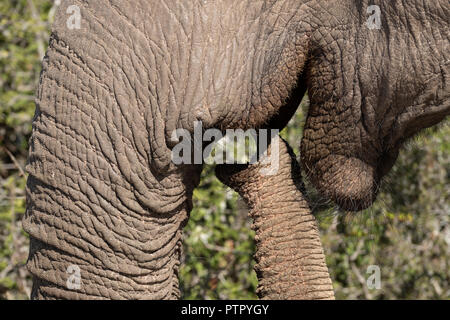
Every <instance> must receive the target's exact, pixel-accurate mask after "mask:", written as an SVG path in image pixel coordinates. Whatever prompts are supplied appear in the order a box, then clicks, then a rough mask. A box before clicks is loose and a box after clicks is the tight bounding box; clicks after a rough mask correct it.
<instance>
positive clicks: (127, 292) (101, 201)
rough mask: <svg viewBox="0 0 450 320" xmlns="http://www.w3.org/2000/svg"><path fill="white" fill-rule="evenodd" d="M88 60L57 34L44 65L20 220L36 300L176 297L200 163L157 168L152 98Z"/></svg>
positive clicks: (168, 164) (177, 295)
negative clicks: (101, 74) (99, 74)
mask: <svg viewBox="0 0 450 320" xmlns="http://www.w3.org/2000/svg"><path fill="white" fill-rule="evenodd" d="M86 61H90V60H87V58H86V59H85V60H84V61H81V60H80V59H79V58H78V57H77V56H76V55H75V54H73V53H72V52H71V51H69V49H68V48H67V46H66V45H65V44H64V43H63V42H62V41H61V40H60V39H58V38H56V37H53V38H52V40H51V43H50V47H49V50H48V52H47V56H46V58H45V60H44V63H43V71H42V74H41V79H40V83H39V89H38V96H37V101H36V114H35V117H34V119H33V133H32V137H31V140H30V152H29V160H28V164H27V171H28V173H29V178H28V182H27V211H26V214H25V216H24V219H23V227H24V230H25V231H26V232H28V233H29V234H30V237H31V250H30V255H29V259H28V263H27V266H28V269H29V270H30V272H31V273H32V275H33V277H34V286H33V290H32V291H33V293H32V298H35V299H64V298H65V299H175V298H178V297H179V296H180V292H179V289H178V279H177V273H178V266H179V261H180V255H181V249H182V246H181V235H182V227H183V226H184V225H185V224H186V222H187V219H188V215H189V211H190V210H191V207H192V204H191V197H192V190H193V189H194V187H195V186H196V184H198V181H199V175H200V172H199V171H200V170H198V168H194V167H189V166H186V167H176V166H175V165H174V164H172V163H171V162H170V153H169V157H168V158H169V161H168V162H167V163H166V167H158V165H159V164H160V163H161V162H162V158H161V157H159V158H158V160H159V162H158V161H155V157H156V156H155V152H154V145H155V144H156V142H155V138H154V135H152V134H151V133H152V132H154V131H155V130H151V128H150V129H149V125H150V124H153V123H154V122H155V121H154V118H152V113H151V112H149V111H148V106H146V105H143V104H140V100H139V99H133V98H132V97H131V94H130V93H129V92H128V91H127V90H125V88H126V87H125V86H123V85H122V83H121V82H120V81H119V80H120V79H121V78H119V77H118V76H117V77H118V79H119V80H118V79H114V78H112V79H110V78H105V81H104V82H101V81H100V80H98V79H95V75H94V73H93V72H91V71H89V70H90V69H89V66H88V65H86V64H83V63H86ZM109 80H111V82H112V81H114V83H113V84H111V83H110V82H107V81H109ZM122 80H123V79H122ZM88 83H89V84H90V85H89V86H87V85H85V84H88ZM159 127H161V124H159ZM152 143H153V145H152ZM161 149H162V148H161Z"/></svg>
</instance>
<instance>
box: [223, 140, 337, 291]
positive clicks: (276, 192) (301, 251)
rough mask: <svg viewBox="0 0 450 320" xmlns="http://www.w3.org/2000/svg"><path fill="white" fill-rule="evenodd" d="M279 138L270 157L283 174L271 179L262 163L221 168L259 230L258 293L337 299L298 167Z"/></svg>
mask: <svg viewBox="0 0 450 320" xmlns="http://www.w3.org/2000/svg"><path fill="white" fill-rule="evenodd" d="M275 139H277V140H278V139H279V141H277V143H272V145H271V146H270V147H269V151H268V154H270V155H271V156H272V157H273V153H274V152H276V151H278V153H279V155H278V159H277V160H278V161H279V163H278V170H275V171H273V172H270V174H267V173H268V171H267V170H263V169H266V165H264V163H263V162H262V161H260V162H258V163H256V164H252V165H248V166H242V165H221V166H218V167H217V169H216V174H217V176H218V178H219V179H220V180H221V181H222V182H224V183H225V184H226V185H228V186H230V187H231V188H233V189H235V190H236V191H237V192H239V194H240V195H241V196H242V197H243V198H244V200H245V201H246V202H247V204H248V205H249V209H250V216H251V217H252V218H253V221H254V223H253V226H252V227H253V229H254V230H255V231H256V236H255V240H256V254H255V260H256V266H255V270H256V273H257V275H258V281H259V284H258V289H257V294H258V296H259V297H260V298H263V299H334V293H333V287H332V283H331V279H330V276H329V274H328V268H327V265H326V263H325V256H324V253H323V249H322V245H321V242H320V237H319V231H318V228H317V224H316V220H315V218H314V216H313V215H312V213H311V210H310V207H309V205H308V202H307V201H306V199H305V197H304V189H303V185H302V180H301V176H300V168H299V165H298V163H297V161H296V159H295V155H294V153H293V152H292V150H291V149H290V147H289V146H288V145H287V143H285V142H284V141H283V140H281V139H280V138H278V137H276V138H275ZM272 141H273V140H272ZM275 146H277V149H278V150H273V149H275Z"/></svg>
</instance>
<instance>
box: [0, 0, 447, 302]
mask: <svg viewBox="0 0 450 320" xmlns="http://www.w3.org/2000/svg"><path fill="white" fill-rule="evenodd" d="M53 11H54V6H53V3H52V1H48V0H15V1H1V2H0V299H1V298H4V299H23V298H26V297H27V295H29V291H30V276H29V274H28V273H27V271H26V269H25V268H24V263H25V260H26V258H27V253H28V238H27V236H26V235H25V234H24V232H23V231H22V228H21V224H20V220H21V218H22V216H23V214H24V211H25V192H24V189H25V178H26V177H25V175H24V174H23V173H22V170H23V168H24V165H25V161H26V155H27V141H28V139H29V134H30V131H31V119H32V116H33V113H34V103H33V95H34V90H35V86H36V83H37V80H38V77H39V71H40V60H41V58H42V56H43V54H44V50H45V48H46V46H47V40H48V34H49V26H50V20H51V18H50V17H51V15H52V12H53ZM307 108H308V101H307V99H305V101H304V102H303V103H302V105H301V108H299V111H298V112H297V114H296V115H295V117H294V119H293V120H292V121H291V122H290V124H289V126H288V127H287V128H286V129H285V130H284V131H283V132H282V136H283V137H284V138H285V139H286V140H287V141H288V142H289V144H290V145H291V146H292V147H293V148H294V150H295V152H296V153H297V154H298V148H299V144H300V139H301V135H302V129H301V128H302V127H303V122H304V115H305V114H306V110H307ZM449 181H450V126H448V125H447V126H441V127H440V128H438V129H436V128H435V129H430V130H427V131H426V132H425V133H424V134H422V135H421V136H420V137H418V138H416V140H415V141H412V142H411V143H409V144H408V145H407V146H406V148H405V150H403V152H402V153H401V155H400V158H399V160H398V161H397V165H396V166H395V167H394V169H393V170H392V173H391V174H390V176H389V177H388V179H387V180H386V181H385V183H384V184H383V186H382V192H381V193H380V195H379V197H378V200H377V201H376V203H375V204H374V206H373V207H372V208H371V209H369V210H366V211H364V212H361V213H356V214H346V213H345V212H339V210H337V209H336V208H335V207H333V206H332V205H330V204H329V202H328V201H326V200H324V199H321V197H320V196H318V195H317V194H316V193H315V191H314V190H313V189H312V188H311V187H310V186H309V184H308V182H307V181H306V185H307V187H308V192H309V196H310V198H311V199H312V205H313V208H314V212H315V214H316V216H317V217H318V220H319V221H320V230H321V234H322V241H323V245H324V249H325V252H326V256H327V264H328V267H329V270H330V273H331V276H332V278H333V283H334V288H335V292H336V296H337V298H340V299H394V298H396V299H399V298H401V299H407V298H413V299H431V298H435V299H448V298H449V297H450V288H449V283H450V281H449V280H450V267H449V265H448V264H449V260H450V259H449V255H450V252H449V249H448V248H449V247H448V246H449V244H450V227H449V212H450V199H449V197H450V183H449ZM250 224H251V221H249V219H248V218H247V210H246V208H245V205H244V204H243V202H242V201H241V200H239V199H238V196H237V195H236V193H234V192H232V191H231V190H229V189H227V188H225V187H224V186H223V185H222V184H221V183H220V182H219V181H218V180H217V179H216V178H215V177H214V172H213V168H212V167H210V166H207V167H206V168H205V171H204V172H203V175H202V182H201V185H200V187H199V188H198V189H197V190H195V192H194V210H193V211H192V213H191V217H190V221H189V223H188V225H187V227H186V228H185V235H184V240H185V242H184V253H185V258H184V259H185V261H184V263H183V265H182V266H181V269H180V287H181V290H182V294H183V298H186V299H244V298H248V299H254V298H255V297H256V296H255V289H256V285H257V281H256V275H255V272H254V271H253V265H254V262H253V259H252V255H253V253H254V249H255V248H254V242H253V236H254V233H253V232H252V231H251V228H250ZM370 265H377V266H379V267H380V271H381V289H380V290H376V289H373V290H372V289H370V288H368V287H367V283H366V279H367V277H368V276H369V274H367V272H366V271H367V268H368V267H369V266H370Z"/></svg>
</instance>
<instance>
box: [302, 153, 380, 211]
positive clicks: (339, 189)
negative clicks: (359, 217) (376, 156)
mask: <svg viewBox="0 0 450 320" xmlns="http://www.w3.org/2000/svg"><path fill="white" fill-rule="evenodd" d="M303 167H304V168H305V171H306V174H307V176H308V177H309V179H310V181H311V182H312V183H313V185H314V186H315V187H316V188H317V190H318V191H319V192H320V193H321V194H322V195H323V196H325V197H326V198H328V199H331V200H332V201H333V202H334V203H336V204H337V205H338V206H339V207H340V208H341V209H343V210H345V211H361V210H364V209H366V208H368V207H369V206H370V205H372V203H373V202H374V201H375V199H376V197H377V194H378V190H379V185H380V177H381V176H380V175H379V170H378V168H377V167H376V166H372V165H370V164H368V163H367V162H365V161H363V160H361V159H358V158H354V157H346V156H342V155H330V156H328V157H327V158H323V159H321V160H319V161H318V162H317V163H315V164H314V166H312V167H311V166H309V167H308V166H305V165H304V166H303Z"/></svg>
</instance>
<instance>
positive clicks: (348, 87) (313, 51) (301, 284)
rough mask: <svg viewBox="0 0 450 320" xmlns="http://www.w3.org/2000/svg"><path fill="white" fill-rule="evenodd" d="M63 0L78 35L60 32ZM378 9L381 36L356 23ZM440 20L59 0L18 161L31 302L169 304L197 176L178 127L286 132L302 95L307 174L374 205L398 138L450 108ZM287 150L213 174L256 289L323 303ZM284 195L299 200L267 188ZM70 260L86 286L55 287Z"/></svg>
mask: <svg viewBox="0 0 450 320" xmlns="http://www.w3.org/2000/svg"><path fill="white" fill-rule="evenodd" d="M72 4H75V5H78V6H79V8H80V10H81V15H82V20H81V29H79V30H77V29H74V30H70V29H68V28H67V26H66V21H67V19H68V17H69V14H66V9H67V6H68V5H72ZM372 4H375V5H379V6H380V8H381V22H382V26H381V29H380V30H377V29H374V30H370V29H368V28H367V27H366V25H365V23H366V21H367V19H368V18H369V14H367V13H366V9H367V7H368V6H369V5H372ZM449 11H450V6H449V1H448V0H433V1H417V0H402V1H400V0H391V1H381V0H379V1H377V0H373V1H370V3H369V1H366V0H362V1H356V0H335V1H333V0H322V1H313V0H311V1H306V0H303V1H302V0H279V1H273V0H272V1H271V0H265V1H264V0H261V1H250V0H222V1H219V0H215V1H214V0H211V1H199V0H192V1H175V0H173V1H171V0H161V1H156V0H155V1H143V0H136V1H120V0H110V1H104V0H91V1H66V2H63V4H62V5H61V7H60V8H59V10H58V13H57V17H56V22H55V24H54V27H53V31H52V36H51V41H50V44H49V49H48V52H47V55H46V57H45V59H44V62H43V72H42V75H41V79H40V84H39V89H38V97H37V101H36V104H37V109H36V116H35V118H34V122H33V135H32V138H31V141H30V142H31V143H30V157H29V164H28V166H27V170H28V172H29V173H30V176H29V180H28V184H27V192H28V198H27V213H26V215H25V218H24V221H23V225H24V229H25V230H26V231H27V232H28V233H29V234H30V235H31V249H30V257H29V261H28V267H29V270H30V271H31V272H32V274H33V276H34V286H33V290H32V297H33V298H47V299H51V298H74V299H87V298H93V299H96V298H99V299H101V298H112V299H173V298H178V297H179V296H180V292H179V290H178V279H177V273H178V267H179V261H180V255H181V248H182V245H181V233H182V228H183V226H184V225H185V224H186V223H187V220H188V215H189V211H190V210H191V206H192V205H191V198H192V192H193V189H194V188H195V186H196V185H197V184H198V182H199V176H200V172H201V167H200V166H193V165H192V166H190V165H185V166H175V165H174V164H173V163H172V162H171V157H170V156H171V152H170V150H171V148H172V147H173V146H174V145H175V144H176V142H175V141H171V139H170V138H171V135H172V132H173V130H175V129H177V128H187V129H190V130H192V129H193V123H194V121H195V120H201V121H203V125H204V127H205V128H220V129H226V128H242V129H247V128H258V127H270V128H282V127H284V126H285V124H286V123H287V121H288V120H289V119H290V118H291V116H292V115H293V113H294V112H295V110H296V108H297V106H298V105H299V102H300V100H301V98H302V97H303V95H304V93H305V91H306V90H308V92H309V96H310V100H311V106H310V109H309V112H308V117H307V121H306V124H305V128H304V137H303V140H302V143H301V162H302V167H303V168H304V170H305V173H306V174H307V175H308V176H309V178H310V179H311V181H312V182H313V183H314V185H315V186H316V187H317V188H318V190H319V191H321V192H322V193H323V194H324V195H326V196H328V197H330V198H331V199H333V200H334V201H336V202H337V204H338V205H340V206H341V207H343V208H344V209H348V210H359V209H362V208H365V207H367V206H369V205H370V204H371V203H372V202H373V201H374V199H375V197H376V192H377V186H378V184H379V182H380V179H381V178H382V176H383V175H385V174H386V173H387V172H388V170H389V169H390V168H391V166H392V165H393V163H394V161H395V159H396V157H397V154H398V150H399V148H400V146H401V144H402V142H404V140H406V139H407V138H408V137H410V136H412V135H413V134H415V133H416V132H418V131H419V130H421V129H423V128H425V127H429V126H432V125H434V124H436V123H438V122H439V121H441V120H443V119H444V118H445V117H446V116H447V115H449V113H450V103H449V92H450V88H449V52H450V50H449V49H450V48H449V34H450V33H449V23H448V17H449V16H450V12H449ZM282 146H283V144H282ZM283 150H284V154H289V152H288V151H287V150H288V149H286V148H284V149H283V148H282V155H281V159H285V160H282V161H281V163H282V166H281V169H280V172H279V173H278V174H277V176H275V177H272V178H270V177H258V176H257V173H255V170H252V167H251V166H250V167H249V168H245V169H243V170H241V169H239V168H237V169H236V168H233V167H231V168H230V167H228V168H227V167H226V168H220V167H219V170H218V176H219V177H220V178H221V180H222V181H224V182H226V183H227V184H229V185H231V186H232V187H233V188H235V189H236V190H238V191H239V192H241V194H242V196H243V197H244V198H245V199H246V200H247V201H248V202H249V205H250V209H251V213H252V216H253V218H254V219H255V229H256V230H257V235H258V236H257V239H256V241H257V246H258V249H257V250H258V252H257V253H256V258H257V262H258V266H257V271H258V276H259V278H260V282H261V283H262V284H263V287H262V288H261V287H260V289H259V291H258V294H259V295H260V297H262V298H294V299H300V298H314V299H315V298H317V299H319V298H332V297H333V293H332V289H331V284H330V281H329V277H328V274H327V271H326V266H325V265H324V257H323V251H322V249H321V247H320V240H319V238H318V233H317V228H316V227H315V222H314V221H312V220H311V219H310V218H308V217H311V215H310V211H309V208H308V205H307V204H306V202H305V199H304V198H303V197H302V192H301V187H300V184H301V183H300V182H299V180H300V174H299V172H298V173H297V174H295V173H294V171H295V170H297V171H299V168H298V166H297V165H296V164H295V163H296V162H295V159H292V158H291V157H287V156H283ZM286 168H290V169H291V170H287V169H286ZM293 169H295V170H294V171H292V170H293ZM239 172H244V174H240V173H239ZM266 179H269V180H266ZM270 179H272V180H270ZM268 181H269V182H268ZM268 186H270V188H268ZM283 188H287V189H283ZM288 189H289V190H290V191H289V192H291V193H289V194H290V195H298V201H297V202H296V201H294V199H293V198H292V197H286V196H285V193H284V192H278V193H277V191H279V190H288ZM266 196H267V197H269V199H271V201H266V200H265V199H266ZM274 203H278V205H276V206H274ZM280 208H281V209H282V210H280ZM293 213H296V214H293ZM299 217H305V218H304V219H303V218H299ZM292 226H296V227H295V228H293V227H292ZM280 239H286V241H281V240H280ZM305 239H306V240H305ZM307 239H310V240H311V245H309V244H308V243H307ZM311 248H314V249H311ZM70 265H77V266H79V268H80V270H81V286H80V288H73V287H72V289H69V288H68V287H67V280H68V278H69V276H70V274H69V273H68V272H67V268H68V267H69V266H70ZM316 267H317V268H316ZM315 279H319V280H318V281H316V280H315Z"/></svg>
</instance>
